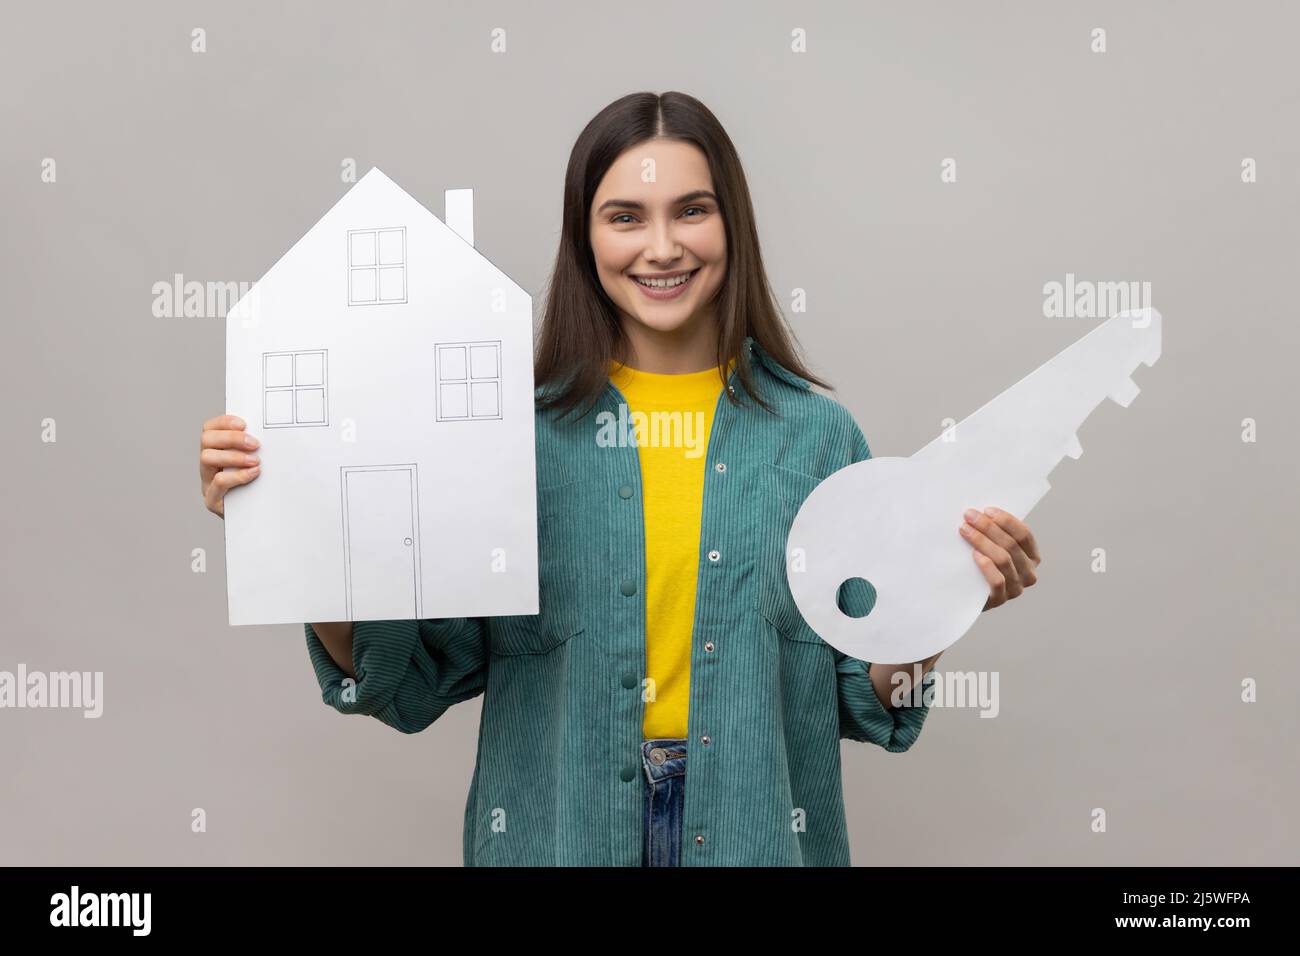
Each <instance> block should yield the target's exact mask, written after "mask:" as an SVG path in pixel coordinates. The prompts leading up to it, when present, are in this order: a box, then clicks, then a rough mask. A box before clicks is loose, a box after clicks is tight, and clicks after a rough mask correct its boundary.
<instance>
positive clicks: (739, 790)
mask: <svg viewBox="0 0 1300 956" xmlns="http://www.w3.org/2000/svg"><path fill="white" fill-rule="evenodd" d="M745 349H746V356H745V357H742V359H741V361H745V360H746V359H749V360H751V361H750V362H749V364H750V366H751V368H752V369H753V375H754V380H755V383H756V386H757V389H758V391H759V392H760V393H761V394H762V395H763V397H764V398H765V399H766V400H767V401H769V402H770V403H771V404H772V405H773V407H774V408H776V410H777V412H778V413H779V415H776V416H774V415H773V414H771V413H770V412H767V411H765V410H764V409H763V408H762V407H760V406H758V405H756V404H754V403H752V402H748V403H745V404H743V405H742V406H740V407H737V406H733V405H732V403H731V402H730V401H728V400H727V396H726V395H725V394H724V395H720V396H719V398H718V407H717V411H716V413H715V418H714V422H713V427H712V433H711V435H710V438H709V445H708V449H707V454H706V463H705V481H704V502H703V513H702V515H701V524H700V548H699V557H698V560H699V579H698V585H697V598H696V608H695V624H694V635H693V638H692V645H693V646H692V650H691V663H690V704H689V713H688V724H687V726H688V743H687V746H688V750H689V758H688V773H687V780H688V783H687V786H686V796H685V806H684V808H683V820H682V847H681V862H682V865H683V866H729V865H739V866H847V865H848V864H849V841H848V829H847V824H846V821H845V814H844V795H843V787H842V782H841V774H840V743H839V742H840V740H841V739H845V738H847V739H849V740H855V741H862V742H866V743H873V744H878V745H879V746H881V747H883V748H884V749H885V750H888V751H891V752H895V753H896V752H900V751H904V750H907V749H908V748H909V747H911V746H912V744H913V743H914V742H915V741H916V738H917V735H918V734H919V733H920V732H921V726H922V724H923V723H924V722H925V718H926V715H927V713H928V707H927V706H925V705H917V706H904V707H899V708H890V709H886V708H885V707H884V706H882V704H881V703H880V700H879V699H878V698H877V696H876V693H875V690H874V688H873V687H872V684H871V680H870V678H869V676H868V670H869V668H870V666H871V665H870V664H868V663H866V662H864V661H860V660H856V659H854V658H850V657H846V656H845V655H843V654H841V653H840V652H839V651H837V650H835V649H834V648H832V647H831V646H830V645H828V644H826V643H825V642H824V641H822V639H821V638H820V637H818V636H817V634H816V633H814V632H813V630H812V629H811V628H810V627H809V626H808V625H807V624H806V623H805V622H804V621H803V618H802V617H801V616H800V614H799V611H798V609H797V608H796V606H795V604H794V599H793V597H792V596H791V594H790V589H789V585H788V584H787V582H786V574H785V543H786V537H787V534H788V532H789V528H790V524H791V522H792V521H793V520H794V516H795V513H796V511H798V509H799V506H800V504H801V503H802V502H803V500H804V499H805V498H806V497H807V496H808V494H809V493H810V492H811V491H812V489H813V488H814V487H815V486H816V485H817V483H818V482H819V481H820V480H821V479H823V478H825V477H826V476H828V475H830V474H831V473H833V472H835V471H837V470H838V469H840V468H842V467H844V466H845V465H848V464H850V463H852V462H855V461H861V460H863V459H866V458H869V457H871V451H870V448H869V447H868V445H867V441H866V439H865V438H864V437H863V435H862V432H861V430H860V429H859V428H858V426H857V424H856V423H855V422H854V420H853V417H852V415H850V414H849V412H848V411H847V410H846V409H845V408H844V407H843V406H842V405H840V404H839V403H838V402H836V401H835V400H834V399H831V398H829V397H827V396H824V395H821V394H819V393H817V392H814V391H812V389H811V388H810V385H809V383H808V381H807V380H805V379H803V378H802V377H800V376H798V375H795V374H794V373H792V372H791V371H789V370H788V369H786V368H784V367H782V366H781V365H779V364H778V363H776V362H775V361H774V360H773V359H772V358H771V357H770V356H769V355H768V354H767V353H766V352H765V351H764V350H763V349H762V348H761V347H760V346H759V345H758V343H757V342H755V341H754V340H753V339H752V338H749V339H747V340H746V343H745ZM728 388H729V389H730V390H733V394H735V392H736V391H741V392H743V385H740V380H739V376H738V375H737V374H736V372H735V371H733V372H732V374H731V377H730V379H729V385H728ZM539 394H540V392H539ZM624 403H625V400H624V398H623V396H622V394H621V393H620V392H619V391H618V389H617V388H616V387H615V386H614V385H613V383H610V384H609V386H608V388H607V389H606V391H605V393H604V394H603V395H602V396H601V399H600V401H599V403H598V404H597V406H596V407H595V408H594V409H592V410H591V411H590V412H588V414H587V415H585V416H583V417H581V418H579V417H577V416H576V415H575V414H570V415H569V416H567V417H566V418H564V419H563V420H562V421H561V420H560V419H559V417H558V415H557V413H555V412H553V411H549V410H548V411H543V410H541V409H539V410H538V412H537V420H536V440H537V487H538V492H537V495H538V509H537V513H538V548H539V564H540V569H539V574H540V582H539V585H540V596H539V608H540V613H538V614H536V615H530V616H520V617H481V618H439V619H431V620H418V621H417V620H409V621H360V622H357V623H355V624H354V625H353V645H352V658H353V664H354V669H355V671H356V674H357V678H358V679H357V681H356V684H355V686H353V687H350V688H347V690H348V693H346V694H345V693H344V690H345V684H344V681H345V678H346V675H345V674H344V673H343V671H342V670H340V669H339V668H338V667H337V666H336V665H335V663H334V661H333V659H332V658H331V657H330V656H329V653H328V652H327V651H326V650H325V647H324V645H322V644H321V642H320V640H319V638H317V636H316V634H315V632H314V631H313V630H312V628H311V625H310V624H307V625H305V627H306V636H307V647H308V651H309V653H310V656H311V661H312V665H313V667H314V668H315V671H316V677H317V679H318V681H319V683H320V687H321V693H322V697H323V699H324V701H325V703H327V704H329V705H330V706H332V707H334V708H335V709H336V710H338V711H340V712H342V713H345V714H367V715H370V716H372V717H375V718H378V719H379V720H381V721H383V722H384V723H385V724H388V725H389V726H391V727H394V728H396V729H397V730H400V731H402V732H403V733H414V732H416V731H419V730H423V729H424V728H425V727H427V726H429V724H431V723H432V722H433V721H435V720H437V719H438V717H439V716H441V715H442V714H443V713H444V712H445V711H446V710H447V708H448V707H450V706H452V705H453V704H455V703H458V702H460V701H464V700H469V699H470V698H473V697H476V696H478V695H479V694H482V695H483V711H482V719H481V723H480V726H479V740H478V758H477V763H476V766H475V769H474V776H473V780H472V782H471V784H470V789H469V798H468V801H467V803H466V807H465V820H464V833H463V838H464V859H465V865H466V866H500V865H528V866H554V865H559V866H575V865H576V866H639V865H640V863H641V851H642V838H643V817H642V814H643V811H644V806H643V802H644V799H645V787H646V782H645V779H644V772H643V770H642V766H641V742H642V734H641V728H642V718H643V708H644V707H645V706H646V705H645V703H644V701H643V699H642V678H643V675H644V674H645V624H646V621H645V600H644V585H645V536H644V527H643V524H642V521H643V518H642V509H641V496H640V485H641V468H640V460H639V458H638V453H637V449H636V446H635V441H634V439H633V440H631V441H628V442H626V443H622V442H620V443H617V444H614V445H611V444H610V443H608V442H604V443H598V442H597V440H596V435H597V432H598V422H597V419H596V415H597V414H598V413H599V412H602V411H604V412H609V413H610V414H611V415H612V416H614V418H615V419H618V412H619V406H620V404H624ZM624 418H626V416H624ZM846 610H850V611H851V612H854V613H861V611H863V610H865V608H863V609H861V610H858V611H855V610H854V609H853V608H846Z"/></svg>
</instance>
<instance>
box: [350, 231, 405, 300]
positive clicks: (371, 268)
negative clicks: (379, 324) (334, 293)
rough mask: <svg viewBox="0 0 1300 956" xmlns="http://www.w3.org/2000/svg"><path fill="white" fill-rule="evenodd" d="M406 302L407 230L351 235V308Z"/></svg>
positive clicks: (352, 232)
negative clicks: (353, 306) (354, 306)
mask: <svg viewBox="0 0 1300 956" xmlns="http://www.w3.org/2000/svg"><path fill="white" fill-rule="evenodd" d="M405 301H406V227H405V226H397V227H394V228H388V229H353V230H351V231H349V232H348V305H390V304H401V303H403V302H405Z"/></svg>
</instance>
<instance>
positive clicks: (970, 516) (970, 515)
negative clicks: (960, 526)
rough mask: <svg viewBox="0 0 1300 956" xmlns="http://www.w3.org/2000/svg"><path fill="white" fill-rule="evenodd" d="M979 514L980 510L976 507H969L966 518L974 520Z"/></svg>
mask: <svg viewBox="0 0 1300 956" xmlns="http://www.w3.org/2000/svg"><path fill="white" fill-rule="evenodd" d="M979 516H980V513H979V512H978V511H976V510H975V509H974V508H967V509H966V520H967V521H974V520H975V519H976V518H978V517H979Z"/></svg>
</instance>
